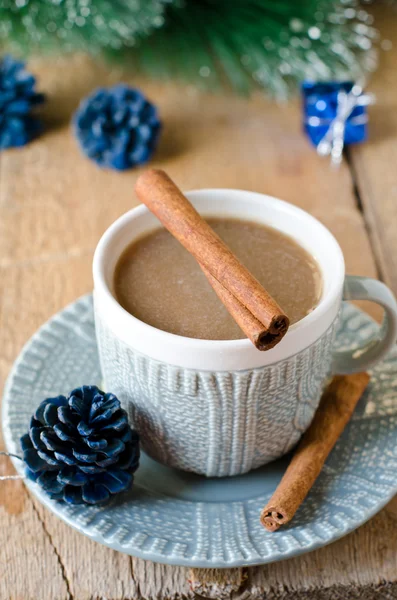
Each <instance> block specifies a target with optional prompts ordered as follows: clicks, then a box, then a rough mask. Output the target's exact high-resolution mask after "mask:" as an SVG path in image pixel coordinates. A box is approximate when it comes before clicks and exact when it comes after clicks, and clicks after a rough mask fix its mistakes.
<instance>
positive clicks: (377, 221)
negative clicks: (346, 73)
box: [349, 6, 397, 294]
mask: <svg viewBox="0 0 397 600" xmlns="http://www.w3.org/2000/svg"><path fill="white" fill-rule="evenodd" d="M374 10H376V7H374ZM375 15H376V22H377V25H378V27H379V28H380V31H381V34H382V37H384V38H385V39H386V40H388V41H389V42H390V40H393V43H394V46H392V48H391V49H389V50H388V51H384V52H382V53H381V66H380V69H379V71H377V73H376V74H375V76H374V78H373V80H372V81H371V82H370V85H369V86H368V89H369V90H370V91H372V92H374V93H375V95H376V104H375V106H373V107H371V108H370V109H369V117H370V121H369V140H368V142H366V143H365V144H362V145H357V146H351V148H350V150H349V154H350V158H351V162H352V167H353V169H354V172H355V176H356V179H357V188H358V192H359V195H360V198H361V201H362V204H363V208H364V212H365V218H366V220H367V223H368V228H369V233H370V236H371V240H372V244H373V247H374V250H375V254H376V259H377V262H378V265H379V270H380V273H381V276H382V278H383V279H384V281H385V282H386V283H388V284H389V285H390V286H391V288H392V289H393V291H394V293H395V294H397V236H396V227H397V225H396V224H397V174H396V164H397V144H396V134H397V110H396V109H397V77H396V64H397V37H396V32H397V11H396V10H395V7H393V8H392V7H391V6H389V7H388V8H387V7H383V8H382V10H380V8H379V7H378V8H377V10H376V12H375ZM387 47H389V45H387Z"/></svg>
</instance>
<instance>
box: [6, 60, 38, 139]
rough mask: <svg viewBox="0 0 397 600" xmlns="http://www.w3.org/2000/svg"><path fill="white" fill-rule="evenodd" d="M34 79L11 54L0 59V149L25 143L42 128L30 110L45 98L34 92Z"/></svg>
mask: <svg viewBox="0 0 397 600" xmlns="http://www.w3.org/2000/svg"><path fill="white" fill-rule="evenodd" d="M35 86H36V79H35V77H33V75H31V73H28V72H27V71H25V64H24V63H23V62H20V61H17V60H15V59H14V58H13V57H12V56H4V58H2V59H1V60H0V150H4V149H5V148H11V147H13V146H24V145H25V144H27V143H28V142H30V141H31V140H32V139H33V138H35V137H36V136H37V135H39V134H40V133H41V131H42V129H43V126H42V123H41V121H40V119H38V118H37V117H36V116H34V115H33V114H32V110H33V109H34V108H36V106H38V105H39V104H42V103H43V102H44V100H45V96H44V94H39V93H37V92H36V91H35Z"/></svg>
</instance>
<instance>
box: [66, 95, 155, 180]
mask: <svg viewBox="0 0 397 600" xmlns="http://www.w3.org/2000/svg"><path fill="white" fill-rule="evenodd" d="M73 124H74V130H75V134H76V137H77V140H78V142H79V144H80V146H81V149H82V150H83V152H84V154H86V156H88V158H90V159H91V160H93V161H94V162H96V163H97V165H99V166H100V167H104V168H110V169H117V170H119V171H124V170H125V169H130V168H132V167H135V166H138V165H143V164H145V163H147V162H148V160H150V158H151V157H152V155H153V153H154V151H155V149H156V146H157V142H158V139H159V136H160V130H161V122H160V119H159V116H158V113H157V109H156V107H155V106H154V104H152V103H151V102H149V100H147V98H146V97H145V96H144V95H143V94H142V92H140V91H139V90H138V89H136V88H132V87H129V86H127V85H125V84H118V85H115V86H113V87H111V88H109V89H106V88H100V89H98V90H96V91H95V92H94V93H93V94H92V95H91V96H88V97H87V98H85V99H84V100H83V101H82V102H81V104H80V106H79V108H78V109H77V111H76V113H75V114H74V117H73Z"/></svg>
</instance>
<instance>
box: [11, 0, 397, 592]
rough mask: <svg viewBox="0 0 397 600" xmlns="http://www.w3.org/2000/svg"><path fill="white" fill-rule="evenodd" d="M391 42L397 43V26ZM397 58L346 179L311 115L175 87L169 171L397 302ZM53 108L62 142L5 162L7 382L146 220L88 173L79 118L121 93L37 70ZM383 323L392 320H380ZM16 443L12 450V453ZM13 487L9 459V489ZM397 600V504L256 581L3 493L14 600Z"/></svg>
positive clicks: (263, 571) (389, 59)
mask: <svg viewBox="0 0 397 600" xmlns="http://www.w3.org/2000/svg"><path fill="white" fill-rule="evenodd" d="M380 15H381V22H380V26H381V30H382V33H383V35H384V37H386V38H388V39H394V41H396V42H397V13H393V11H392V9H388V8H383V9H382V11H381V13H380ZM396 65H397V51H396V49H394V50H391V51H388V52H384V53H382V57H381V68H380V70H379V71H378V73H377V74H376V76H375V77H374V78H373V80H372V82H371V84H370V89H371V91H374V92H375V93H376V94H377V104H376V106H374V107H373V108H371V109H370V121H371V125H370V128H371V138H370V141H369V142H368V143H366V144H365V145H363V146H357V147H355V148H351V149H350V150H349V152H348V153H347V156H346V160H345V161H344V162H343V164H342V166H341V168H340V169H339V171H337V172H335V171H334V170H332V169H331V168H330V165H329V163H328V161H327V160H325V159H320V158H319V157H318V156H317V155H316V153H315V152H314V150H313V148H312V147H311V146H310V145H309V143H308V141H307V140H306V139H305V137H304V136H303V134H302V132H301V125H300V108H299V104H298V103H297V102H296V103H290V104H288V105H284V106H276V105H275V104H272V103H269V102H268V101H266V100H265V99H263V98H262V97H260V96H259V95H257V96H256V97H255V98H252V99H251V100H246V99H241V98H236V97H228V96H225V95H218V96H213V95H209V94H203V93H198V92H196V91H194V90H193V89H190V88H187V89H186V88H181V87H176V86H175V85H156V84H154V83H149V82H146V81H139V82H138V83H139V85H140V86H141V87H142V88H143V89H144V90H145V92H146V93H147V94H148V95H149V97H150V98H152V99H153V100H154V101H155V102H156V103H157V104H158V106H159V107H160V112H161V115H162V117H163V120H164V123H165V130H164V135H163V137H162V141H161V144H160V149H159V151H158V153H157V155H156V158H155V160H154V162H153V164H154V166H161V167H162V168H164V169H166V170H167V171H168V172H169V173H170V175H171V176H172V177H174V178H175V179H176V181H177V182H178V183H179V184H180V185H181V187H182V188H184V189H193V188H202V187H235V188H244V189H249V190H254V191H257V192H265V193H268V194H273V195H275V196H279V197H280V198H284V199H286V200H288V201H290V202H292V203H294V204H297V205H299V206H301V207H303V208H304V209H306V210H308V211H309V212H311V213H312V214H313V215H315V216H316V217H318V218H319V219H320V220H321V221H322V222H323V223H325V225H326V226H327V227H329V228H330V229H331V231H332V232H333V233H334V234H335V236H336V237H337V238H338V240H339V242H340V244H341V246H342V248H343V251H344V253H345V257H346V263H347V270H348V272H350V273H355V274H360V275H369V276H373V277H379V278H380V279H383V280H384V281H386V283H388V284H389V285H390V286H391V287H392V288H393V290H394V292H395V293H396V294H397V236H396V231H397V229H396V228H397V167H396V165H397V77H396ZM30 67H31V68H32V69H33V70H34V71H35V72H36V73H37V75H38V76H39V80H40V88H41V89H42V90H43V91H45V92H47V93H48V95H49V102H48V105H47V107H46V109H45V118H46V122H47V126H48V131H47V133H46V134H45V135H44V136H43V137H42V138H41V139H39V140H37V141H36V142H34V143H33V144H31V145H29V146H27V147H26V148H23V149H20V150H12V151H7V152H4V153H3V154H2V155H1V157H0V271H1V292H2V293H1V298H0V319H1V325H0V330H1V338H0V339H1V344H0V377H1V381H2V383H3V382H4V380H5V378H6V376H7V374H8V372H9V370H10V367H11V365H12V363H13V361H14V359H15V357H16V356H17V354H18V352H19V351H20V349H21V347H22V346H23V344H24V343H25V342H26V341H27V339H28V338H29V337H30V336H31V335H32V334H33V333H34V332H35V330H36V329H37V328H38V327H39V326H40V325H41V324H42V323H43V322H44V321H46V320H47V319H48V318H49V317H50V316H51V315H52V314H53V313H55V312H56V311H58V310H59V309H61V308H62V307H63V306H65V305H66V304H68V303H69V302H72V301H73V300H74V299H75V298H77V297H78V296H80V295H81V294H84V293H86V292H88V291H90V290H91V287H92V280H91V259H92V254H93V250H94V248H95V245H96V243H97V241H98V239H99V237H100V235H101V234H102V233H103V231H104V230H105V229H106V228H107V227H108V225H109V224H110V223H111V222H112V221H114V219H116V218H117V217H118V216H119V215H121V214H122V213H124V212H125V211H126V210H128V209H129V208H131V207H132V206H134V205H135V204H136V199H135V198H134V195H133V192H132V190H133V185H134V181H135V179H136V177H137V175H138V174H139V173H138V172H137V171H134V172H131V173H127V174H118V173H110V172H102V171H99V170H98V169H97V168H96V167H95V165H93V164H92V163H90V162H89V161H88V160H86V159H84V158H82V156H81V155H80V153H79V150H78V148H77V146H76V141H75V139H74V138H73V135H72V133H71V129H70V125H69V122H70V116H71V114H72V112H73V110H74V108H75V107H76V105H77V104H78V102H79V99H80V98H82V96H83V95H85V94H86V93H88V92H89V91H90V90H92V89H93V88H94V87H96V86H98V85H108V84H111V83H114V82H116V81H119V80H120V79H123V80H127V81H131V83H134V84H137V81H136V80H135V79H134V78H133V77H131V74H130V75H129V77H127V76H126V75H125V74H124V73H122V72H121V71H116V70H113V71H109V70H106V69H105V68H104V67H100V66H98V65H95V64H93V63H92V62H91V61H90V60H88V59H87V58H84V57H81V56H80V57H75V58H73V59H71V58H68V59H65V60H57V61H49V60H47V61H32V62H31V64H30ZM365 308H366V309H367V310H368V311H369V312H370V313H371V314H372V315H373V316H374V317H375V318H379V317H380V314H379V311H378V310H377V309H376V307H374V306H367V307H365ZM1 448H2V446H1V440H0V449H1ZM10 472H12V468H11V466H10V464H9V462H8V460H7V459H4V458H2V457H0V473H1V474H6V473H10ZM203 596H204V597H210V598H218V599H222V598H230V597H232V598H235V599H237V598H240V599H243V598H247V599H248V598H269V599H274V598H278V599H282V598H288V599H291V600H293V599H295V598H319V599H331V598H332V599H335V598H360V599H372V598H375V597H376V598H378V597H379V598H397V500H396V499H395V500H394V501H393V502H391V503H390V504H389V505H388V506H387V507H386V508H385V509H384V510H383V511H382V512H381V513H379V514H378V515H377V516H376V517H374V518H373V519H372V520H371V521H370V522H368V523H367V524H366V525H363V526H362V527H361V528H360V529H358V530H357V531H356V532H354V533H352V534H350V535H349V536H347V537H345V538H344V539H342V540H340V541H338V542H336V543H334V544H332V545H331V546H328V547H326V548H324V549H322V550H319V551H316V552H313V553H311V554H308V555H305V556H302V557H299V558H296V559H292V560H288V561H284V562H280V563H276V564H273V565H268V566H264V567H258V568H252V569H248V570H243V569H235V570H232V571H204V570H189V569H186V568H175V567H167V566H163V565H156V564H152V563H148V562H144V561H142V560H138V559H135V558H130V557H128V556H125V555H123V554H119V553H117V552H114V551H112V550H110V549H108V548H105V547H103V546H100V545H99V544H96V543H94V542H91V541H89V540H88V539H86V538H85V537H83V536H81V535H79V534H78V533H77V532H75V531H73V530H72V529H70V528H68V527H67V526H66V525H65V524H64V523H62V522H61V521H59V520H58V519H57V518H56V517H54V516H53V515H52V514H51V513H49V512H48V511H46V510H45V509H44V508H43V507H42V506H41V505H40V503H38V502H37V501H36V500H35V499H34V498H33V497H32V496H30V495H29V494H28V493H27V492H26V491H25V488H24V485H23V483H21V482H6V483H0V598H1V599H8V598H13V599H26V600H30V599H32V600H33V599H40V600H54V599H56V600H58V599H60V600H63V599H72V598H74V599H76V600H86V599H87V600H88V599H91V598H92V599H94V598H106V599H108V600H121V599H127V598H128V599H134V600H135V599H139V598H146V599H156V600H160V599H164V600H165V599H166V598H167V599H177V598H178V599H179V598H192V597H203Z"/></svg>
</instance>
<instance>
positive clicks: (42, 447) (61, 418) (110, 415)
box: [21, 385, 139, 504]
mask: <svg viewBox="0 0 397 600" xmlns="http://www.w3.org/2000/svg"><path fill="white" fill-rule="evenodd" d="M21 445H22V449H23V452H24V460H25V463H26V475H27V477H28V478H29V479H31V480H33V481H36V482H37V483H38V484H39V485H40V486H41V487H42V488H43V489H44V490H45V491H46V492H48V494H49V495H50V497H51V498H54V499H56V500H65V501H66V502H68V503H70V504H81V503H87V504H99V503H101V502H106V501H107V500H108V499H109V498H110V496H111V495H112V494H117V493H118V492H122V491H124V490H127V489H128V488H129V487H130V486H131V485H132V482H133V473H134V472H135V471H136V469H137V468H138V465H139V437H138V434H137V432H136V431H135V430H133V429H131V427H130V426H129V424H128V419H127V413H126V412H125V410H123V409H122V408H121V407H120V402H119V400H118V399H117V398H116V396H114V395H113V394H105V393H104V392H102V391H101V390H99V389H98V388H97V387H96V386H94V385H84V386H83V387H81V388H77V389H75V390H73V391H72V392H71V393H70V395H69V397H68V398H66V397H65V396H57V397H56V398H48V399H47V400H44V401H43V402H42V403H41V404H40V405H39V407H38V408H37V410H36V412H35V413H34V415H33V417H32V419H31V422H30V428H29V433H27V434H25V435H24V436H22V438H21Z"/></svg>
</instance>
